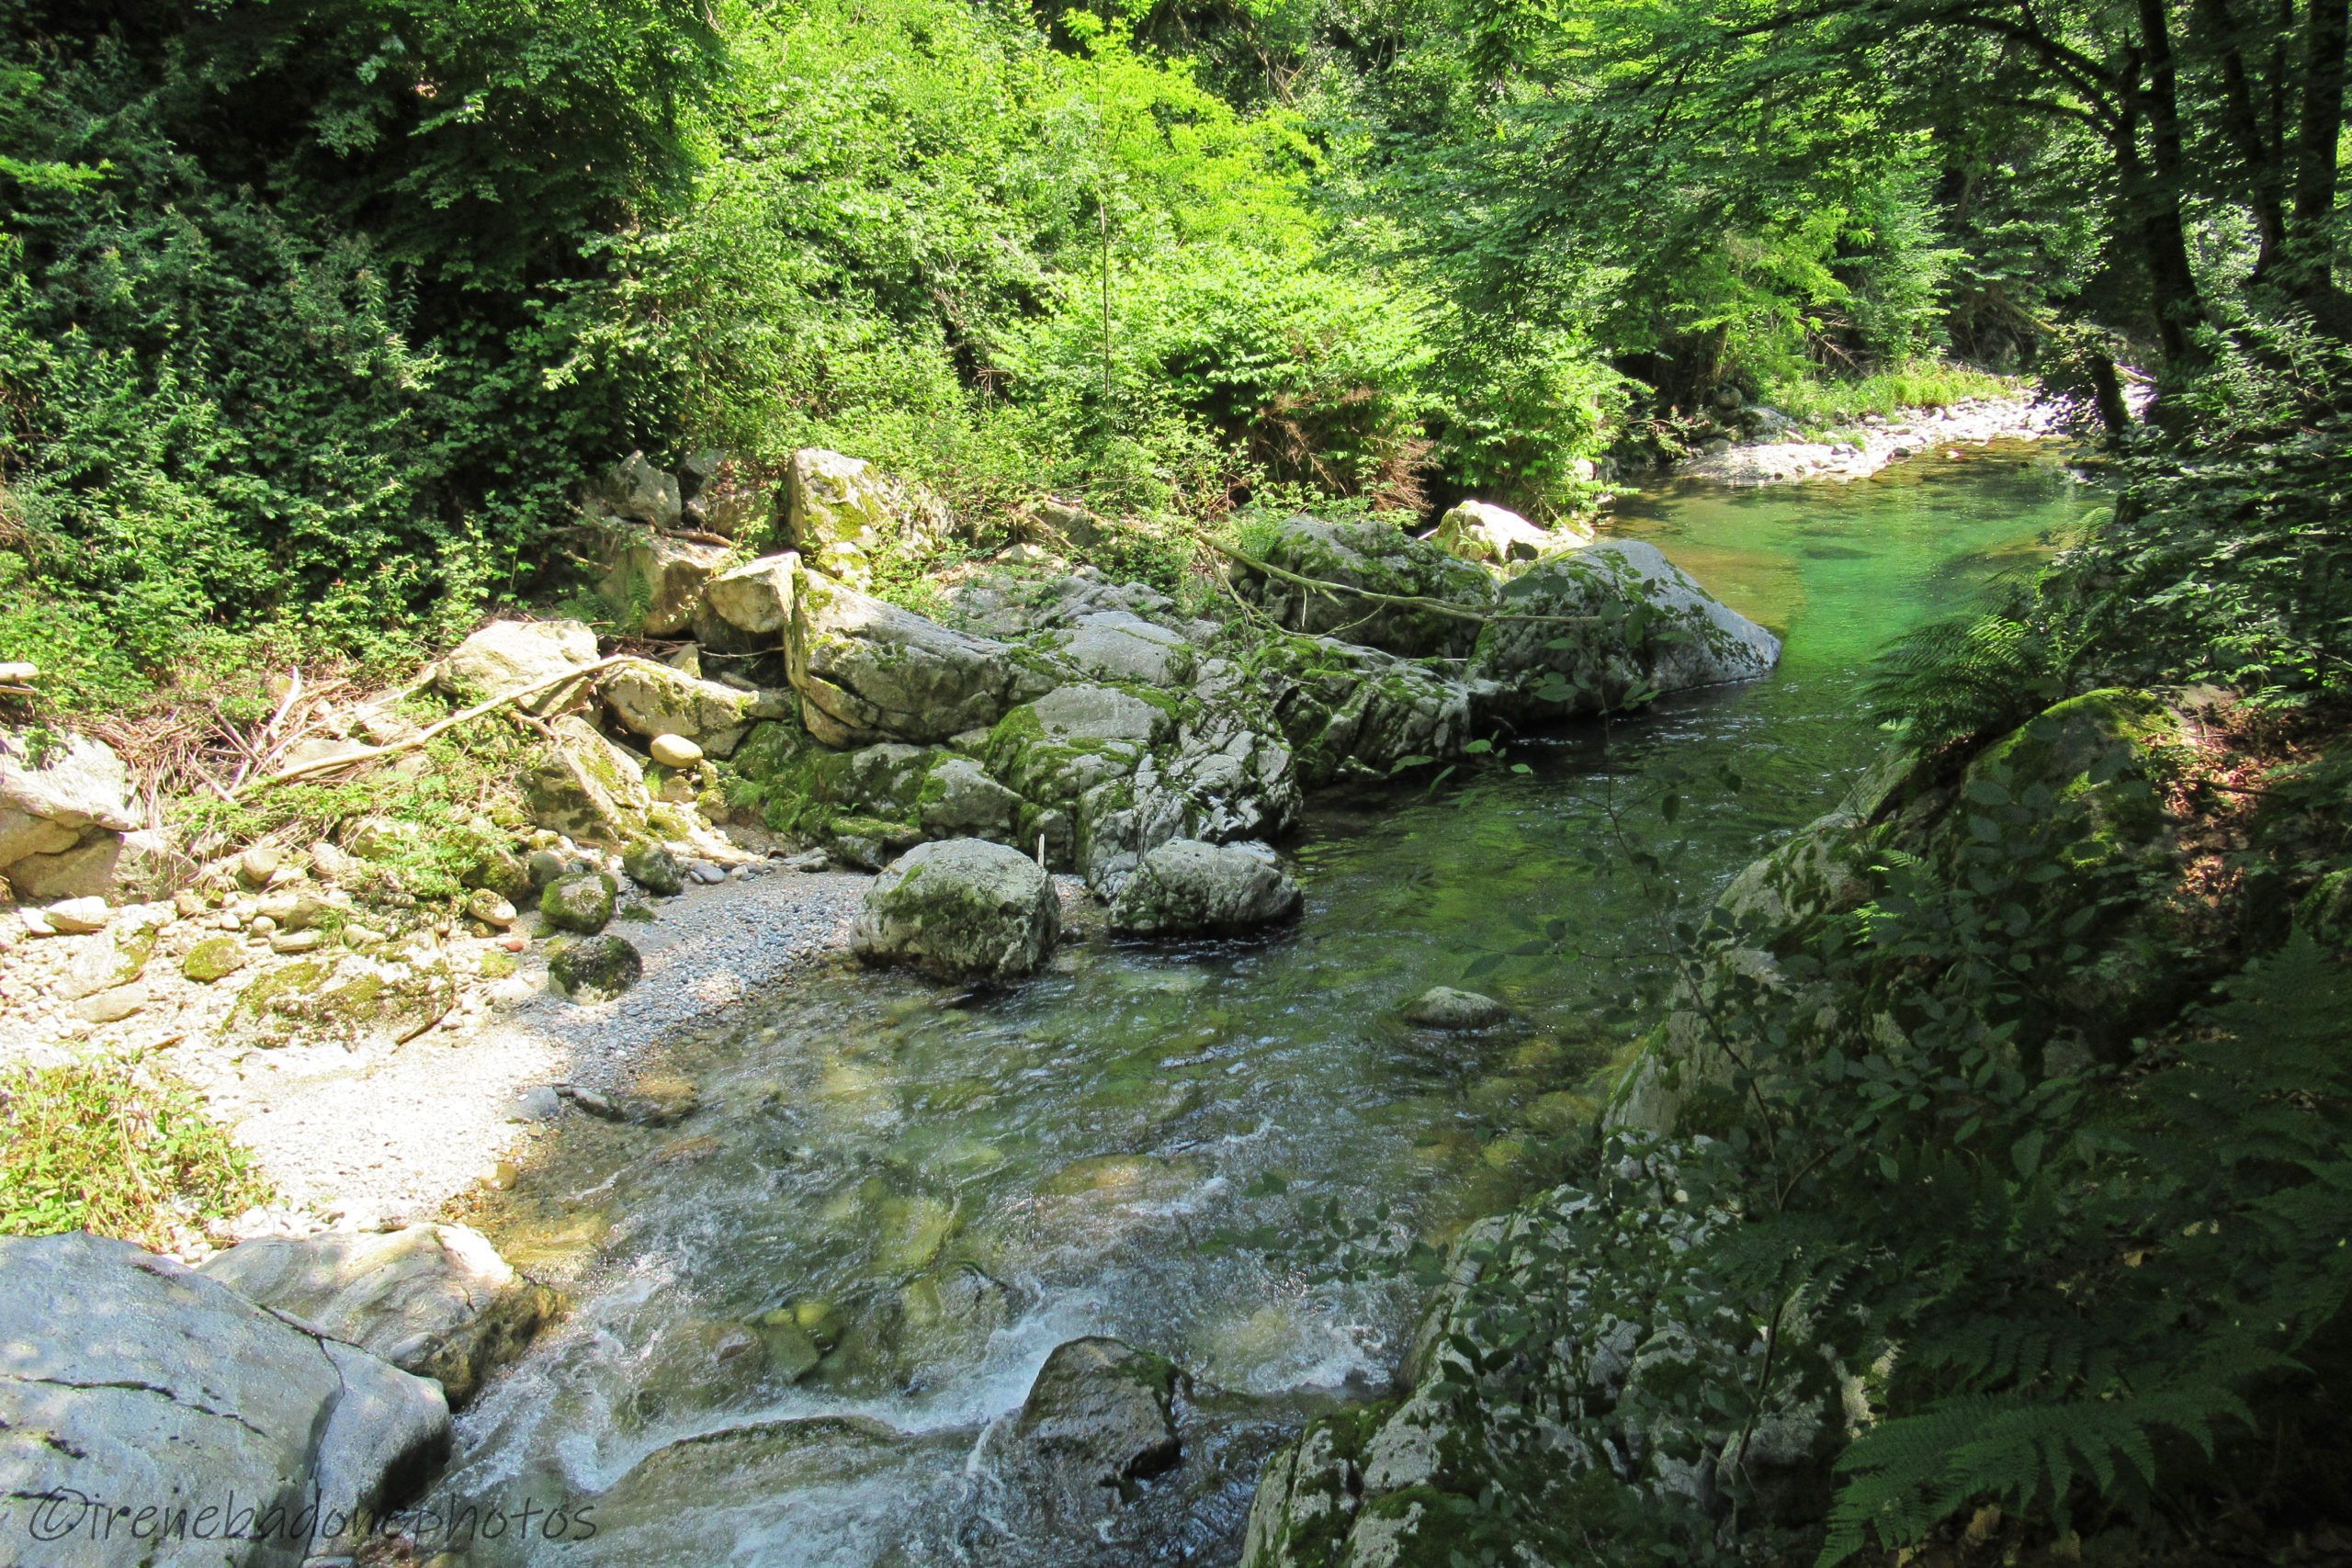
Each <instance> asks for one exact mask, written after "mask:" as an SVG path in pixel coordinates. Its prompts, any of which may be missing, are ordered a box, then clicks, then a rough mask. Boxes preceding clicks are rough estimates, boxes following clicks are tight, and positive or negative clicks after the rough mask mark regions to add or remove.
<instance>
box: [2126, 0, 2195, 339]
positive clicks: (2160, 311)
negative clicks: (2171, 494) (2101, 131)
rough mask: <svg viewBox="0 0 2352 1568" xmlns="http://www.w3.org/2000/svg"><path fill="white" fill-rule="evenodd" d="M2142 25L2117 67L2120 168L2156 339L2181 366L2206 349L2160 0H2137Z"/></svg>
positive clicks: (2168, 44) (2169, 44)
mask: <svg viewBox="0 0 2352 1568" xmlns="http://www.w3.org/2000/svg"><path fill="white" fill-rule="evenodd" d="M2140 28H2141V32H2142V35H2143V36H2142V39H2141V46H2140V47H2139V48H2137V49H2134V50H2131V51H2129V54H2128V56H2127V58H2126V61H2125V66H2126V69H2125V71H2124V72H2123V73H2122V77H2123V102H2122V106H2121V107H2122V115H2121V118H2120V121H2119V123H2118V125H2117V128H2116V131H2115V152H2116V164H2117V172H2118V175H2119V184H2120V186H2121V189H2122V196H2123V203H2124V210H2125V211H2126V212H2127V213H2128V214H2129V215H2130V221H2131V226H2132V228H2133V229H2134V230H2135V231H2137V233H2138V236H2139V241H2140V253H2141V257H2142V259H2143V261H2144V262H2145V263H2146V264H2147V268H2148V286H2149V289H2150V293H2151V302H2152V303H2153V304H2154V307H2155V313H2156V341H2157V343H2158V344H2161V345H2162V347H2163V349H2164V355H2165V364H2166V365H2167V366H2169V367H2175V368H2180V369H2186V368H2189V367H2193V366H2195V365H2196V364H2198V363H2199V361H2200V360H2201V359H2202V357H2203V350H2202V349H2200V348H2199V346H2198V344H2197V340H2196V337H2195V335H2194V334H2195V332H2196V329H2197V328H2198V327H2199V326H2200V325H2202V324H2203V322H2204V320H2205V301H2204V299H2203V297H2202V296H2201V295H2200V294H2199V292H2198V288H2197V273H2196V270H2195V269H2194V268H2192V267H2191V266H2190V265H2189V263H2188V231H2187V228H2186V226H2185V225H2184V224H2183V223H2182V221H2181V216H2180V193H2181V190H2182V189H2183V186H2184V183H2185V166H2186V159H2185V157H2184V155H2183V153H2182V151H2181V143H2180V106H2179V99H2178V97H2177V94H2176V92H2175V88H2174V73H2173V60H2172V29H2171V25H2170V22H2169V20H2168V19H2167V17H2165V0H2140ZM2143 112H2144V113H2145V115H2146V116H2147V121H2148V141H2149V149H2150V155H2149V156H2148V157H2147V158H2144V159H2143V157H2142V156H2141V152H2140V118H2141V115H2142V114H2143Z"/></svg>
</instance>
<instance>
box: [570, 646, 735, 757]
mask: <svg viewBox="0 0 2352 1568" xmlns="http://www.w3.org/2000/svg"><path fill="white" fill-rule="evenodd" d="M597 689H598V690H599V691H600V692H602V693H603V694H604V698H605V705H606V706H607V707H609V708H610V709H611V710H612V713H613V716H614V717H615V718H616V719H617V720H619V721H620V725H621V728H624V729H627V730H628V731H629V732H630V733H631V734H633V735H642V736H645V737H647V738H648V739H650V738H652V737H654V736H657V735H682V736H684V737H685V738H686V739H689V740H692V741H693V742H694V743H695V745H696V746H698V747H700V748H701V749H702V750H705V751H707V752H709V753H710V754H711V755H712V756H714V757H724V756H727V755H728V754H729V753H730V752H732V751H733V750H735V747H736V745H737V743H738V742H740V741H741V739H743V732H744V731H745V730H747V729H749V728H751V727H752V703H753V701H754V699H753V697H752V694H751V693H749V692H739V691H737V690H736V689H735V688H734V687H732V686H725V685H721V684H719V683H718V682H716V681H700V680H696V679H695V677H694V676H692V675H689V674H687V673H685V672H684V671H681V670H673V669H672V668H670V666H668V665H666V664H656V663H655V662H654V661H653V660H650V659H629V660H623V661H622V662H620V663H618V664H615V665H612V666H610V667H608V668H607V669H606V670H605V672H604V674H603V676H602V677H601V678H600V679H599V680H598V682H597Z"/></svg>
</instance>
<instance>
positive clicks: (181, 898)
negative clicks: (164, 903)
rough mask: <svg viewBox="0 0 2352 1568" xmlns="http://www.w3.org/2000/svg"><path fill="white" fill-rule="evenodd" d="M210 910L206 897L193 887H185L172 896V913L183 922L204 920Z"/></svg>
mask: <svg viewBox="0 0 2352 1568" xmlns="http://www.w3.org/2000/svg"><path fill="white" fill-rule="evenodd" d="M209 908H211V906H210V905H209V904H207V903H206V902H205V901H204V895H203V894H201V893H198V891H197V890H196V889H195V888H193V887H183V888H181V889H180V890H179V891H178V892H176V893H175V894H173V895H172V912H173V913H174V914H175V915H177V916H178V917H179V918H180V919H183V920H199V919H203V918H204V914H205V911H206V910H208V909H209Z"/></svg>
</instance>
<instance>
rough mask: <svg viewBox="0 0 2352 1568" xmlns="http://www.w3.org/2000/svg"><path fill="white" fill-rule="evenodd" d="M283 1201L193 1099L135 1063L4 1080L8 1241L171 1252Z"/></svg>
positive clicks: (2, 1205)
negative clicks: (101, 1238) (76, 1234)
mask: <svg viewBox="0 0 2352 1568" xmlns="http://www.w3.org/2000/svg"><path fill="white" fill-rule="evenodd" d="M271 1196H272V1194H271V1192H270V1190H269V1186H268V1184H267V1183H266V1182H265V1181H264V1180H263V1179H261V1177H260V1176H259V1175H258V1174H257V1173H255V1172H254V1170H253V1168H252V1161H251V1156H248V1155H247V1154H246V1152H245V1151H244V1150H243V1148H241V1147H239V1146H238V1145H237V1144H236V1142H235V1140H233V1139H232V1138H231V1137H230V1136H229V1134H227V1133H225V1132H223V1131H222V1130H221V1129H220V1127H219V1126H218V1125H216V1124H215V1123H213V1122H211V1121H209V1119H207V1118H206V1116H205V1115H204V1113H203V1111H202V1110H201V1109H200V1108H199V1106H198V1103H197V1100H196V1099H195V1097H194V1096H193V1095H191V1094H189V1093H188V1092H187V1090H185V1089H176V1088H172V1087H168V1086H159V1085H157V1084H156V1083H155V1082H154V1081H153V1080H152V1079H151V1078H149V1077H147V1076H145V1075H144V1074H143V1073H141V1071H140V1070H138V1069H137V1068H135V1067H134V1066H131V1065H130V1064H129V1063H126V1062H119V1061H88V1062H76V1063H72V1064H69V1065H66V1066H51V1067H27V1066H19V1067H14V1068H10V1069H8V1070H6V1071H5V1072H0V1233H6V1234H7V1235H57V1234H58V1233H60V1232H62V1231H73V1230H90V1231H96V1232H97V1233H98V1234H99V1235H110V1236H118V1237H120V1238H121V1239H122V1240H125V1241H135V1242H137V1243H139V1244H140V1245H141V1246H142V1247H156V1248H164V1247H171V1246H173V1245H174V1244H175V1242H177V1241H179V1240H181V1239H183V1235H182V1233H184V1232H186V1231H188V1230H192V1229H200V1228H201V1226H202V1225H203V1224H204V1222H206V1221H207V1220H211V1219H218V1218H221V1217H224V1216H228V1215H232V1214H237V1213H243V1211H244V1210H246V1209H248V1208H250V1207H252V1206H253V1205H254V1204H256V1203H266V1202H268V1201H271Z"/></svg>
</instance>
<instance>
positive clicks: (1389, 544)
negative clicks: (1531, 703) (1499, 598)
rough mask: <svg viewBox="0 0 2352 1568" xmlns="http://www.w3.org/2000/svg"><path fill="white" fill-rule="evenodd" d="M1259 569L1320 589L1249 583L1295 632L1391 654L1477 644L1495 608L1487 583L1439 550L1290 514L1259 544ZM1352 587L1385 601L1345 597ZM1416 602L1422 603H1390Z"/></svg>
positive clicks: (1400, 535) (1452, 651)
mask: <svg viewBox="0 0 2352 1568" xmlns="http://www.w3.org/2000/svg"><path fill="white" fill-rule="evenodd" d="M1266 563H1267V564H1268V565H1269V566H1273V567H1278V568H1281V569H1282V570H1284V571H1286V572H1290V573H1293V574H1295V575H1296V576H1299V577H1305V578H1311V579H1313V580H1314V581H1316V582H1317V583H1334V584H1340V585H1341V586H1340V587H1337V588H1322V587H1310V586H1307V585H1306V584H1302V583H1298V582H1294V581H1289V580H1287V579H1285V578H1282V577H1272V576H1265V575H1262V574H1261V575H1256V576H1254V578H1253V581H1252V586H1253V589H1254V591H1255V592H1257V594H1258V596H1259V600H1260V602H1261V604H1264V605H1265V607H1266V610H1267V612H1268V613H1269V614H1271V615H1272V616H1273V617H1274V618H1275V620H1277V621H1278V622H1280V623H1281V624H1282V625H1283V626H1286V627H1288V628H1289V629H1291V630H1292V631H1301V632H1313V633H1318V634H1320V633H1329V634H1331V635H1334V636H1339V637H1346V638H1348V639H1349V640H1350V641H1351V642H1360V643H1365V644H1368V645H1370V646H1371V647H1374V648H1379V649H1387V650H1388V651H1389V652H1391V653H1403V654H1409V655H1414V656H1419V655H1425V654H1444V655H1458V654H1464V653H1467V652H1469V651H1470V649H1471V647H1472V645H1473V644H1475V643H1476V641H1477V639H1478V628H1479V626H1480V625H1481V624H1482V617H1483V616H1484V615H1486V613H1487V611H1488V610H1490V609H1491V608H1492V607H1493V605H1494V601H1495V583H1494V579H1493V578H1492V577H1491V576H1489V575H1488V574H1487V572H1486V571H1485V570H1483V569H1481V568H1479V567H1477V566H1475V565H1473V564H1471V563H1470V562H1468V561H1465V560H1458V559H1456V558H1454V557H1453V556H1451V555H1449V554H1447V553H1446V551H1445V550H1444V549H1443V548H1442V547H1440V546H1438V545H1435V544H1432V543H1430V541H1428V540H1426V539H1417V538H1414V537H1413V536H1411V535H1409V534H1407V533H1404V532H1402V531H1400V530H1398V529H1397V528H1394V527H1391V526H1390V525H1387V524H1385V523H1325V522H1322V521H1320V520H1318V519H1317V518H1313V517H1306V516H1299V517H1294V518H1292V519H1291V520H1290V521H1289V522H1287V523H1285V524H1283V526H1282V530H1281V532H1280V533H1278V534H1277V535H1276V536H1274V539H1273V542H1272V544H1271V545H1269V546H1268V547H1266ZM1349 588H1355V589H1363V590H1368V591H1370V592H1374V593H1378V594H1382V595H1385V596H1386V597H1385V598H1380V599H1374V598H1368V597H1366V596H1365V595H1364V594H1363V593H1353V592H1345V589H1349ZM1398 599H1405V600H1421V601H1426V603H1420V604H1409V603H1408V604H1399V603H1396V602H1395V601H1397V600H1398Z"/></svg>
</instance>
